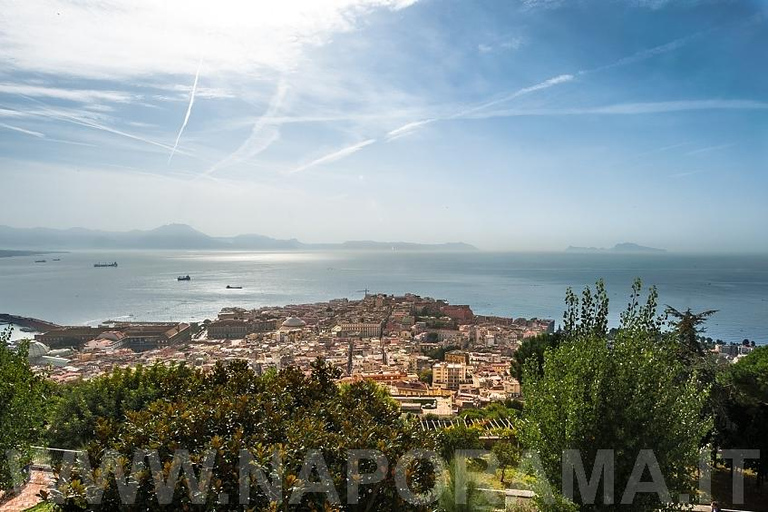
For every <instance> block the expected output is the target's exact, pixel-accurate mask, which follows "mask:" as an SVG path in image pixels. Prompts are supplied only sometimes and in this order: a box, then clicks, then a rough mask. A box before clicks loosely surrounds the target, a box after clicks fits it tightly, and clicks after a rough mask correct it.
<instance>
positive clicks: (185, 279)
mask: <svg viewBox="0 0 768 512" xmlns="http://www.w3.org/2000/svg"><path fill="white" fill-rule="evenodd" d="M176 279H178V280H179V281H191V280H192V278H191V277H189V275H186V276H179V277H177V278H176Z"/></svg>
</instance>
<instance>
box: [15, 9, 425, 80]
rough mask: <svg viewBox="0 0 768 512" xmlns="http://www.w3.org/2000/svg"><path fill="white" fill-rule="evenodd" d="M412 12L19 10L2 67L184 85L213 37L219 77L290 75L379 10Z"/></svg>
mask: <svg viewBox="0 0 768 512" xmlns="http://www.w3.org/2000/svg"><path fill="white" fill-rule="evenodd" d="M413 3H414V0H324V1H317V0H284V1H282V2H278V3H277V4H276V3H274V2H237V1H222V2H204V1H190V0H166V1H163V2H157V1H153V0H133V1H132V2H130V7H129V8H128V7H125V8H123V7H120V6H117V5H116V4H115V3H114V2H103V1H102V0H78V1H77V2H72V1H70V0H49V1H46V2H42V3H40V2H10V3H6V4H4V5H3V16H2V17H0V61H3V62H6V63H12V64H11V65H12V67H13V69H17V70H22V71H31V72H34V73H50V74H57V75H58V74H60V75H66V76H78V77H88V78H97V79H105V78H106V79H121V78H134V77H148V76H152V75H155V76H171V75H183V74H184V73H186V72H187V70H188V69H189V68H190V67H192V66H194V64H196V63H197V60H198V58H199V55H200V54H199V41H200V36H201V34H207V33H210V34H216V37H212V38H210V41H209V44H208V45H207V46H208V51H207V54H206V55H207V56H206V69H208V70H210V72H211V74H215V75H223V74H227V75H239V76H249V75H252V74H253V73H254V72H256V73H259V72H262V71H263V70H264V69H271V70H278V71H288V70H291V69H293V68H294V66H296V65H297V63H298V62H299V61H300V60H301V59H302V57H303V55H304V50H305V47H306V46H315V45H319V44H323V43H325V42H326V41H328V40H329V39H330V38H331V37H332V36H333V35H334V34H335V33H339V32H350V31H352V30H354V29H355V28H356V24H357V20H358V19H359V18H360V17H362V16H364V15H365V14H367V13H368V12H370V11H371V10H373V9H390V10H398V9H403V8H405V7H408V6H409V5H411V4H413ZM176 13H182V15H177V14H176ZM171 40H172V44H169V41H171ZM51 41H56V44H51ZM96 45H98V51H94V48H95V46H96Z"/></svg>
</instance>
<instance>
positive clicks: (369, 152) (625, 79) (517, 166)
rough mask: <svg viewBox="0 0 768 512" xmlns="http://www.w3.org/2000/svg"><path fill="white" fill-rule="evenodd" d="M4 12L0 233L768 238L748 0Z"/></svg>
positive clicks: (373, 1) (559, 240) (603, 242)
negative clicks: (174, 229) (189, 230)
mask: <svg viewBox="0 0 768 512" xmlns="http://www.w3.org/2000/svg"><path fill="white" fill-rule="evenodd" d="M2 4H3V15H2V16H0V63H2V67H1V68H0V176H2V178H3V182H4V183H5V184H6V187H4V191H5V192H6V194H5V195H4V197H3V202H2V206H0V224H5V225H10V226H14V227H21V228H25V227H38V226H43V227H49V228H56V229H66V228H71V227H85V228H88V229H100V230H106V231H128V230H131V229H141V230H150V229H153V228H156V227H158V226H161V225H166V224H171V223H181V224H188V225H191V226H193V227H194V228H195V229H197V230H199V231H201V232H203V233H206V234H208V235H211V236H233V235H237V234H249V233H256V234H261V235H265V236H270V237H273V238H278V239H289V238H297V239H298V240H301V241H302V242H305V243H322V242H328V243H332V242H341V241H345V240H375V241H406V242H414V243H444V242H456V241H461V242H465V243H468V244H472V245H474V246H476V247H478V248H480V249H482V250H491V251H493V250H514V251H562V250H564V249H565V248H566V247H568V246H571V245H572V246H586V247H606V248H607V247H612V246H614V245H615V244H616V243H621V242H632V243H637V244H640V245H643V246H649V247H658V248H663V249H666V250H668V251H673V252H704V253H760V254H762V253H768V237H766V236H765V234H764V230H765V227H764V224H765V221H766V219H768V202H767V201H765V193H766V191H768V173H766V168H767V166H768V145H767V144H766V134H768V98H766V91H768V69H767V68H766V67H765V66H764V65H762V64H763V63H764V61H765V56H764V55H763V53H764V49H765V48H766V47H768V27H767V26H766V23H768V21H767V20H766V16H767V15H768V4H765V3H762V2H759V1H757V0H755V1H751V0H743V1H735V0H722V1H718V0H680V1H674V0H620V1H615V2H601V1H597V0H580V1H573V2H570V1H568V2H566V1H561V0H514V1H510V2H493V1H485V0H478V1H477V2H474V1H473V2H459V1H454V0H448V1H445V2H437V1H435V0H323V1H309V0H287V1H285V2H281V3H280V4H279V5H274V4H271V5H267V4H266V3H260V2H238V1H234V0H223V1H220V2H215V3H208V2H203V1H199V2H198V1H182V0H173V1H168V2H163V3H157V2H154V1H151V0H136V1H134V2H131V3H130V4H125V5H120V4H119V3H104V2H98V1H96V0H81V1H78V2H71V1H68V0H50V1H48V2H44V3H42V2H31V1H30V2H2ZM760 233H763V234H762V235H761V234H760Z"/></svg>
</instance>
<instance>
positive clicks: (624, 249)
mask: <svg viewBox="0 0 768 512" xmlns="http://www.w3.org/2000/svg"><path fill="white" fill-rule="evenodd" d="M565 251H566V252H578V253H623V254H649V253H651V254H659V253H665V252H667V251H666V250H665V249H656V248H655V247H645V246H643V245H638V244H633V243H628V242H625V243H621V244H616V245H614V246H613V247H611V248H610V249H605V248H602V247H574V246H572V245H571V246H569V247H568V248H567V249H566V250H565Z"/></svg>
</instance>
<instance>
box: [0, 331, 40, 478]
mask: <svg viewBox="0 0 768 512" xmlns="http://www.w3.org/2000/svg"><path fill="white" fill-rule="evenodd" d="M10 335H11V330H10V329H7V330H5V331H4V332H2V333H0V490H8V489H10V488H12V487H13V486H14V483H16V484H18V483H19V482H14V477H18V476H19V475H14V474H12V471H11V467H12V466H17V467H23V466H24V465H26V463H27V462H28V461H29V459H30V445H32V444H33V443H35V442H37V441H38V439H39V437H40V435H41V432H42V428H43V424H44V422H43V416H44V415H43V411H44V404H45V401H46V395H47V393H48V390H49V386H48V385H47V384H46V382H45V380H44V379H43V378H41V377H39V376H37V375H35V374H34V373H32V370H31V369H30V367H29V363H28V361H27V347H28V345H27V344H26V343H20V344H19V346H18V347H16V348H15V349H14V348H11V347H9V345H8V341H9V339H10ZM11 451H12V452H15V454H13V453H9V452H11ZM9 455H11V457H10V458H11V459H12V460H7V459H8V456H9Z"/></svg>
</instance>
